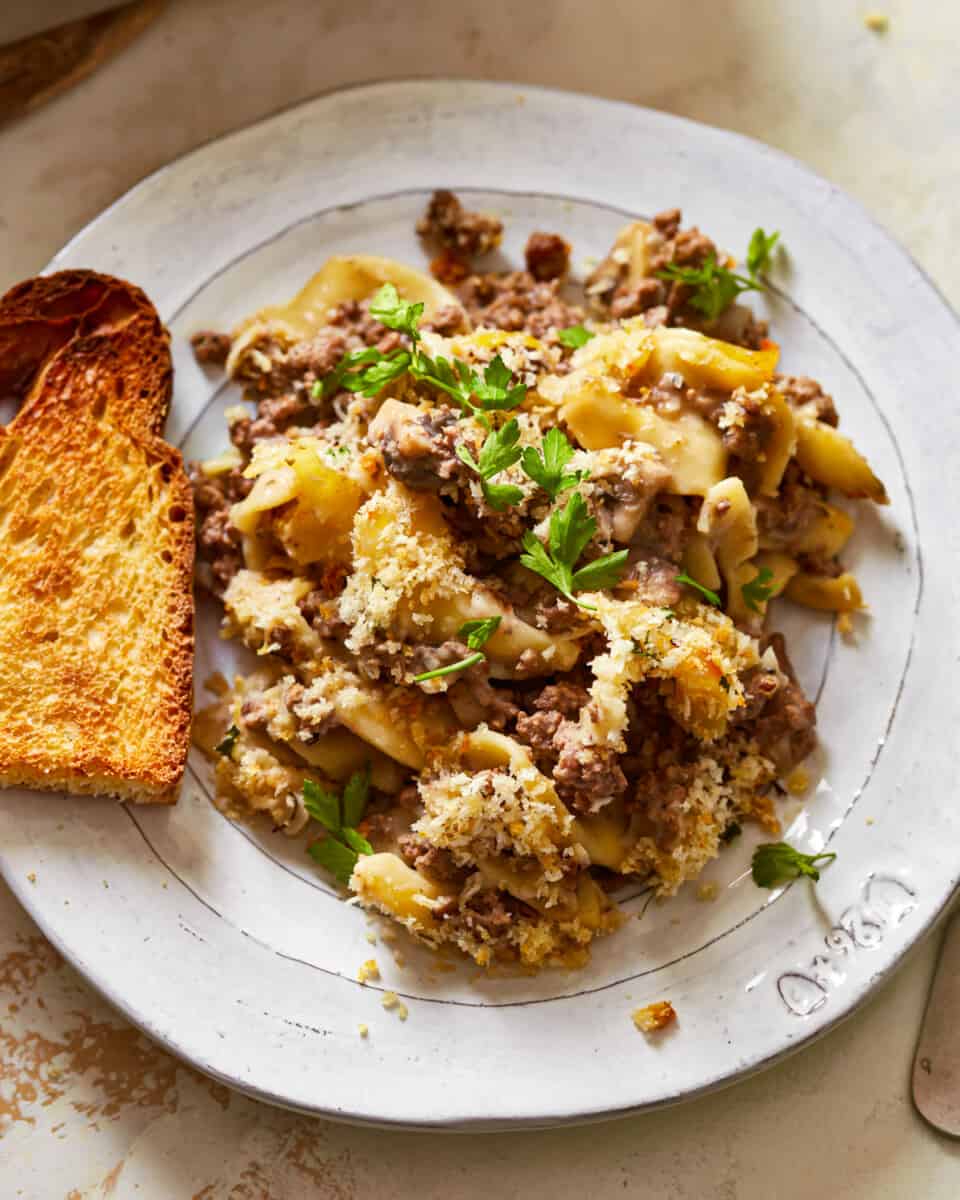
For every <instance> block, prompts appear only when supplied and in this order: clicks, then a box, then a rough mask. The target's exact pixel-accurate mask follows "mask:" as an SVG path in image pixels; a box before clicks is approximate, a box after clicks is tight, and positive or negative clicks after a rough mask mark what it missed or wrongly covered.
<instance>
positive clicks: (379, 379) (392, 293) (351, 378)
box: [312, 283, 527, 429]
mask: <svg viewBox="0 0 960 1200" xmlns="http://www.w3.org/2000/svg"><path fill="white" fill-rule="evenodd" d="M370 315H371V316H372V317H374V318H375V319H376V320H378V321H379V322H380V323H381V324H382V325H386V327H387V328H388V329H393V330H395V331H396V332H397V333H403V334H406V336H407V337H408V338H409V339H410V341H411V343H412V347H411V348H410V349H409V350H408V349H405V348H402V347H401V348H399V349H397V350H391V351H390V353H389V354H384V353H382V351H380V350H377V349H376V348H374V347H368V348H367V349H365V350H351V351H350V352H349V353H348V354H345V355H344V356H343V358H342V359H341V360H340V362H339V363H337V365H336V367H334V369H333V370H332V371H331V372H330V374H329V375H326V376H325V377H324V378H323V379H322V380H320V381H318V382H317V383H315V384H314V385H313V388H312V394H313V396H314V398H315V399H320V398H321V397H324V396H332V395H333V394H334V393H336V392H338V391H340V390H341V389H345V390H347V391H350V392H360V393H361V395H364V396H368V397H372V396H376V395H377V394H378V392H380V391H381V390H382V389H383V388H384V387H386V385H387V384H388V383H392V382H393V381H394V380H395V379H399V378H400V376H402V375H405V374H406V373H407V372H408V371H409V372H410V374H411V375H412V376H413V378H414V379H416V380H418V381H420V382H423V383H429V384H430V385H431V386H432V387H435V388H437V389H439V390H440V391H442V392H445V393H446V394H447V395H448V396H450V397H451V398H452V399H453V400H455V401H456V402H457V403H458V404H459V405H460V407H461V408H462V409H463V410H464V412H466V413H470V414H472V415H474V416H476V417H477V419H478V420H479V421H480V422H481V424H483V425H484V426H485V427H486V428H487V429H489V428H490V421H489V418H488V417H487V416H486V415H485V414H486V413H488V412H499V411H503V410H506V409H511V408H516V407H517V405H518V404H522V403H523V400H524V397H525V396H526V394H527V389H526V387H525V386H524V385H523V384H519V383H518V384H514V383H513V382H512V380H513V374H512V372H511V371H510V368H509V367H508V366H507V365H506V363H505V362H504V361H503V359H502V358H501V357H500V355H499V354H498V355H497V356H496V358H494V360H493V361H492V362H491V363H489V364H488V365H487V366H486V367H485V368H484V371H483V375H482V376H481V375H479V374H478V373H477V372H476V371H475V370H474V369H473V367H471V366H470V365H469V363H465V362H462V361H461V360H459V359H453V360H452V361H451V360H450V359H447V358H443V357H442V356H438V357H437V358H431V357H430V355H429V354H426V353H425V352H424V351H423V350H422V349H421V348H420V341H421V337H420V320H421V318H422V317H423V304H422V303H416V304H414V303H412V302H410V301H408V300H401V298H400V294H399V292H398V291H397V289H396V287H395V286H394V285H393V284H392V283H385V284H384V285H383V287H381V288H380V289H379V291H378V292H377V293H376V295H375V296H374V297H373V299H372V300H371V301H370Z"/></svg>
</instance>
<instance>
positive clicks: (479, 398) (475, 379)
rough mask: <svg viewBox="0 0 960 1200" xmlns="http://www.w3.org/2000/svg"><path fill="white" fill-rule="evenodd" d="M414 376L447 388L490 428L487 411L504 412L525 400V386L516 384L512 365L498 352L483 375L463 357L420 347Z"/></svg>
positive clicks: (436, 386)
mask: <svg viewBox="0 0 960 1200" xmlns="http://www.w3.org/2000/svg"><path fill="white" fill-rule="evenodd" d="M410 374H411V375H412V376H413V378H414V379H416V380H418V381H420V382H423V383H428V384H430V385H431V386H432V387H435V388H438V389H439V390H440V391H442V392H445V393H446V394H447V395H448V396H449V397H450V398H451V399H452V400H455V401H456V402H457V404H459V405H460V407H461V408H462V409H463V411H464V412H465V413H467V414H469V415H470V416H472V417H476V418H477V420H478V421H479V422H480V424H481V425H483V426H484V428H486V429H489V428H490V419H489V417H488V416H487V415H486V414H487V413H488V412H503V411H506V410H509V409H512V408H516V407H517V406H518V405H520V404H522V403H523V401H524V399H525V398H526V395H527V389H526V386H525V385H524V384H522V383H517V384H513V383H511V380H512V378H513V375H512V374H511V371H510V368H509V367H508V366H507V364H506V363H505V362H504V361H503V359H502V358H501V357H500V355H499V354H498V355H497V356H496V357H495V358H494V359H493V361H492V362H489V363H488V364H487V365H486V367H485V368H484V371H483V375H482V377H481V376H480V375H479V374H478V373H477V372H476V371H475V370H474V369H473V367H471V366H470V364H469V363H465V362H463V361H462V360H460V359H458V358H455V359H453V361H452V362H451V361H450V359H447V358H443V357H442V356H438V357H437V358H431V357H430V356H429V355H428V354H424V353H423V351H421V350H418V351H417V353H416V355H415V356H414V359H413V362H412V363H411V366H410Z"/></svg>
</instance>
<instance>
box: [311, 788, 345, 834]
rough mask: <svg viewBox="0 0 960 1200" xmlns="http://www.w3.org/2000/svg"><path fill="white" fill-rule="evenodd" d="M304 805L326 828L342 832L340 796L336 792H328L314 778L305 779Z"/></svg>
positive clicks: (334, 831) (332, 831)
mask: <svg viewBox="0 0 960 1200" xmlns="http://www.w3.org/2000/svg"><path fill="white" fill-rule="evenodd" d="M303 807H304V808H305V809H306V810H307V812H308V813H309V814H310V816H311V817H313V819H314V820H315V821H319V822H320V824H321V825H322V826H323V827H324V829H329V830H330V832H331V833H339V832H340V827H341V821H340V797H339V796H337V794H336V793H335V792H328V791H327V790H326V789H325V788H322V787H320V785H319V784H318V783H314V781H313V780H312V779H305V780H304V781H303Z"/></svg>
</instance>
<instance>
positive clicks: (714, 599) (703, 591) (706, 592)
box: [674, 573, 720, 608]
mask: <svg viewBox="0 0 960 1200" xmlns="http://www.w3.org/2000/svg"><path fill="white" fill-rule="evenodd" d="M674 578H675V579H676V581H677V583H685V584H686V585H687V587H692V588H695V589H696V591H698V592H699V593H700V595H701V596H703V598H704V600H706V601H707V603H708V604H712V605H713V606H714V608H719V607H720V597H719V596H718V595H717V593H716V592H712V591H711V590H710V589H709V588H708V587H704V586H703V584H702V583H697V581H696V580H695V579H691V577H690V576H689V575H687V574H684V573H681V574H680V575H676V576H674Z"/></svg>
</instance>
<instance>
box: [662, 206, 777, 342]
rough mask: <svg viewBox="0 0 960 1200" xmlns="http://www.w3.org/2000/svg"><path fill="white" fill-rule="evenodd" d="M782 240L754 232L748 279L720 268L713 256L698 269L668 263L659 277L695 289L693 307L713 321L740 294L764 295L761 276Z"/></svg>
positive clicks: (774, 236)
mask: <svg viewBox="0 0 960 1200" xmlns="http://www.w3.org/2000/svg"><path fill="white" fill-rule="evenodd" d="M779 240H780V234H779V233H771V234H766V233H764V231H763V230H762V229H759V228H758V229H755V230H754V231H753V233H752V234H751V237H750V244H749V245H748V246H747V259H746V264H747V271H748V272H749V274H748V275H738V274H737V273H736V272H735V271H731V270H730V269H729V268H727V267H724V266H721V265H720V263H718V262H717V256H716V255H715V254H711V255H709V256H708V257H707V258H706V260H705V261H704V262H703V263H702V264H701V265H700V266H699V267H681V266H678V265H677V264H676V263H668V264H667V265H666V266H665V267H664V268H663V270H662V271H657V277H658V278H659V279H666V280H669V281H671V282H674V281H675V282H677V283H683V284H686V286H687V287H690V288H693V295H692V296H691V297H690V307H691V308H695V309H696V310H697V311H698V312H701V313H703V315H704V316H705V317H706V318H707V320H708V321H713V320H715V319H716V318H717V317H719V316H720V314H721V313H722V312H723V310H724V309H725V308H727V307H729V305H730V304H732V303H733V301H734V300H736V298H737V296H739V295H740V293H741V292H762V291H763V283H762V281H761V280H760V278H759V276H760V274H761V272H763V271H765V270H766V269H767V268H768V267H769V266H770V263H771V259H772V255H773V251H774V247H775V246H776V245H777V242H778V241H779Z"/></svg>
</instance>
